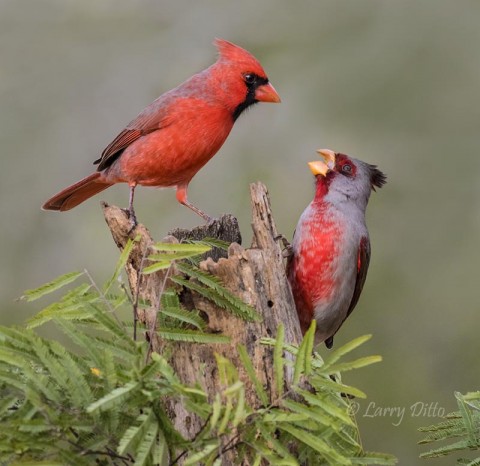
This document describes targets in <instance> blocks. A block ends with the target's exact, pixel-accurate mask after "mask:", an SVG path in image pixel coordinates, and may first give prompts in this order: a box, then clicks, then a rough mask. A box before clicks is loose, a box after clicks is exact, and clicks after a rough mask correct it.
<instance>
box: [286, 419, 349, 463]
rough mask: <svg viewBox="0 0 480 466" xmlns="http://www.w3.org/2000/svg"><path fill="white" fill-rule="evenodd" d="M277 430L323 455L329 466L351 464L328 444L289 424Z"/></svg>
mask: <svg viewBox="0 0 480 466" xmlns="http://www.w3.org/2000/svg"><path fill="white" fill-rule="evenodd" d="M279 429H281V430H283V431H285V432H288V433H289V434H290V435H292V436H293V437H295V438H296V439H297V440H299V441H300V442H301V443H304V444H305V445H308V446H309V447H310V448H313V449H314V450H315V451H317V452H318V453H320V454H321V455H323V457H324V458H325V459H326V460H327V461H329V462H330V463H331V464H334V465H345V466H348V465H350V464H351V463H350V460H349V459H348V458H345V457H344V456H342V455H340V454H338V453H337V452H336V451H335V450H334V449H333V448H332V447H331V446H330V445H328V443H326V442H324V441H323V440H321V439H320V438H318V437H317V436H315V435H312V434H311V433H309V432H308V431H306V430H304V429H299V428H297V427H294V426H291V425H289V424H280V425H279Z"/></svg>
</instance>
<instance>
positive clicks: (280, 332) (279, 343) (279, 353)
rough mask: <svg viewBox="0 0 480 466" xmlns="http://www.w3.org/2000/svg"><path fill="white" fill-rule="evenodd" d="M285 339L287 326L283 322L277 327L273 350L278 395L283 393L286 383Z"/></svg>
mask: <svg viewBox="0 0 480 466" xmlns="http://www.w3.org/2000/svg"><path fill="white" fill-rule="evenodd" d="M284 339H285V327H284V326H283V324H280V325H279V326H278V327H277V338H276V342H275V348H274V350H273V370H274V376H275V389H276V395H277V397H280V396H282V395H283V384H284V375H283V366H284V360H283V342H284Z"/></svg>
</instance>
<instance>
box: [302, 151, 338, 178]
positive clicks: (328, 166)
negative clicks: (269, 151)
mask: <svg viewBox="0 0 480 466" xmlns="http://www.w3.org/2000/svg"><path fill="white" fill-rule="evenodd" d="M317 152H318V153H319V154H320V155H321V156H322V158H323V160H315V162H308V166H309V167H310V170H311V172H312V173H313V174H314V175H315V176H317V175H322V176H327V173H328V172H329V171H330V170H333V169H334V168H335V152H333V150H330V149H318V150H317Z"/></svg>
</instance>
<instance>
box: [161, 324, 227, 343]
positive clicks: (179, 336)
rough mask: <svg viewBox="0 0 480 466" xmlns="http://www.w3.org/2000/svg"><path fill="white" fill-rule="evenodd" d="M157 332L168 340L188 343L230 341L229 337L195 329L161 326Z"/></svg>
mask: <svg viewBox="0 0 480 466" xmlns="http://www.w3.org/2000/svg"><path fill="white" fill-rule="evenodd" d="M158 334H159V335H160V336H161V337H162V338H165V339H166V340H170V341H185V342H189V343H205V344H214V343H230V337H227V336H226V335H221V334H215V333H203V332H197V331H195V330H186V329H173V328H169V329H166V328H162V329H159V330H158Z"/></svg>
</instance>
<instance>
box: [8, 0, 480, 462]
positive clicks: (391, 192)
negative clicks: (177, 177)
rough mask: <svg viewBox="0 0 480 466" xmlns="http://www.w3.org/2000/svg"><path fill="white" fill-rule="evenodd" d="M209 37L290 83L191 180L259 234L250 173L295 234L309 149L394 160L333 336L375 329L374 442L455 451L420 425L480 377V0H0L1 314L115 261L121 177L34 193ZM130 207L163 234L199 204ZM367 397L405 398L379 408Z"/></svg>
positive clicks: (115, 128)
mask: <svg viewBox="0 0 480 466" xmlns="http://www.w3.org/2000/svg"><path fill="white" fill-rule="evenodd" d="M215 37H223V38H226V39H229V40H231V41H233V42H236V43H238V44H239V45H242V46H244V47H245V48H247V49H248V50H250V51H251V52H252V53H254V54H255V55H256V56H257V57H258V58H259V59H260V60H261V62H262V64H263V65H264V67H265V69H266V70H267V73H268V75H269V77H270V79H271V81H272V83H273V84H274V86H275V87H276V89H277V91H278V92H279V94H280V95H281V97H282V100H283V102H282V104H280V105H266V104H262V105H258V106H256V107H255V108H254V109H253V110H252V111H249V112H248V113H247V115H243V116H242V117H241V118H240V119H239V121H238V122H237V123H236V126H235V128H234V130H233V132H232V134H231V135H230V137H229V139H228V140H227V142H226V144H225V145H224V146H223V148H222V149H221V151H220V153H219V154H218V155H217V156H216V157H215V158H214V159H213V160H212V161H211V162H210V163H209V164H208V165H207V166H206V167H205V168H204V169H203V170H202V171H201V172H200V173H199V174H198V175H197V176H196V177H195V178H194V180H193V182H192V184H191V185H190V186H191V187H190V191H189V199H190V200H191V201H193V202H194V203H195V204H196V205H198V206H199V207H201V208H202V209H204V210H205V211H207V212H208V213H210V214H212V215H219V214H221V213H223V212H227V211H228V212H232V213H233V214H235V215H236V216H237V217H238V218H239V221H240V224H241V227H242V231H243V234H244V237H245V244H248V243H249V238H250V236H251V235H250V231H249V230H250V227H249V222H250V211H249V197H248V184H249V183H250V182H253V181H256V180H262V181H264V182H265V183H266V184H267V186H268V187H269V190H270V195H271V200H272V204H273V210H274V213H275V218H276V221H277V226H278V228H279V230H280V231H281V232H283V233H284V234H285V235H286V236H287V237H291V234H292V232H293V229H294V227H295V224H296V222H297V220H298V217H299V215H300V213H301V212H302V210H303V209H304V208H305V206H306V205H307V204H308V202H310V200H311V198H312V195H313V180H312V176H311V174H310V172H309V170H308V168H307V166H306V162H308V161H310V160H314V159H315V158H316V154H315V149H317V148H320V147H327V148H331V149H334V150H337V151H342V152H345V153H347V154H350V155H353V156H357V157H359V158H362V159H364V160H366V161H368V162H370V163H375V164H378V166H379V167H380V168H381V169H382V170H383V171H385V172H386V173H387V174H388V184H387V185H386V186H385V188H383V189H381V190H379V191H378V192H377V193H374V194H373V195H372V198H371V202H370V206H369V211H368V224H369V228H370V233H371V239H372V248H373V256H372V262H371V266H370V272H369V277H368V280H367V283H366V287H365V290H364V293H363V296H362V298H361V300H360V303H359V305H358V307H357V309H356V310H355V312H354V313H353V315H352V316H351V317H350V318H349V320H348V322H347V324H346V325H345V326H344V327H343V328H342V330H341V332H340V333H339V334H338V336H337V337H336V339H335V341H336V344H337V346H338V345H340V344H341V343H342V342H346V341H348V340H350V339H352V338H353V337H355V336H358V335H362V334H365V333H373V334H374V338H373V340H371V342H369V343H368V344H367V345H366V347H365V349H364V350H363V352H364V353H369V354H377V353H378V354H382V355H383V357H384V361H383V362H382V363H381V364H377V365H376V366H374V367H373V366H372V367H370V368H366V369H364V370H362V371H360V372H359V373H358V374H353V373H352V374H351V375H350V374H348V378H347V382H350V383H353V384H356V385H358V386H359V388H362V389H363V390H365V391H366V392H367V393H368V395H369V398H368V400H366V401H360V406H359V411H358V414H357V418H358V422H359V424H360V428H361V431H362V432H363V442H364V444H365V447H366V448H367V449H372V450H382V451H386V452H391V453H393V454H395V455H397V456H398V457H399V459H400V464H408V465H412V464H423V463H425V464H432V465H433V464H437V465H446V464H452V462H453V461H452V459H450V460H443V461H442V460H438V461H433V460H430V461H420V460H419V459H418V454H419V452H421V451H425V450H426V448H420V447H418V446H417V445H416V442H417V441H418V440H419V439H420V438H421V435H420V434H419V433H418V432H417V431H416V429H417V428H418V427H420V426H423V425H429V424H433V423H435V422H438V421H439V418H438V417H435V416H436V415H438V414H442V412H441V410H442V409H443V410H444V411H445V412H450V411H453V410H455V409H456V406H455V404H454V398H453V391H454V390H459V391H462V392H466V391H469V390H474V389H479V388H480V387H479V377H478V375H479V372H478V354H479V350H480V341H479V339H478V328H477V327H478V313H479V300H478V289H479V264H480V249H479V247H478V239H479V235H480V183H479V180H478V176H479V174H480V158H479V156H478V153H479V152H480V142H479V140H480V136H479V121H480V52H479V50H480V2H478V1H474V0H472V1H466V0H465V1H457V2H452V1H442V0H431V1H426V0H425V1H418V0H402V1H393V0H391V1H386V0H385V1H380V0H363V1H360V0H349V1H346V0H341V1H340V0H328V1H327V0H315V1H313V0H311V1H304V2H291V1H287V0H276V1H273V0H266V1H263V2H259V1H258V0H244V1H242V2H239V1H237V2H222V1H220V0H211V1H197V2H193V1H186V0H181V1H179V0H176V1H173V0H172V1H147V0H143V1H140V0H137V1H133V0H101V1H99V0H83V1H81V2H80V1H75V0H49V1H48V0H30V1H29V0H0V60H1V61H0V141H1V144H0V147H1V151H2V155H1V157H2V170H1V171H0V208H1V211H0V218H1V220H2V221H1V225H2V226H1V228H0V235H1V236H0V245H1V246H0V260H1V263H2V267H1V269H0V274H1V276H0V303H1V312H2V314H1V319H0V320H1V323H2V324H12V323H15V322H22V321H23V320H24V319H26V318H27V317H28V316H30V315H32V314H33V313H34V312H36V311H37V310H38V309H39V306H40V304H39V303H34V305H33V304H32V305H28V304H26V303H22V302H15V301H14V300H15V298H16V297H18V296H19V295H21V293H22V291H23V290H24V289H26V288H32V287H36V286H38V285H40V284H41V283H43V282H46V281H48V280H50V279H52V278H54V277H55V276H57V275H59V274H62V273H65V272H68V271H72V270H82V269H84V268H86V269H88V270H89V272H90V273H91V274H92V275H93V277H94V278H95V279H96V280H97V281H98V282H100V283H101V282H102V281H104V280H105V279H106V278H107V277H108V276H109V274H110V273H111V272H112V270H113V267H114V264H115V262H116V259H117V257H118V252H117V249H116V247H115V245H114V243H113V241H112V239H111V237H110V234H109V232H108V230H107V228H106V226H105V224H104V221H103V217H102V213H101V210H100V201H101V200H106V201H108V202H110V203H116V204H119V205H122V206H126V205H127V202H128V189H127V187H126V186H125V185H122V186H115V187H113V188H111V189H109V190H108V191H106V192H104V193H102V194H101V195H99V196H97V197H96V198H93V199H92V200H90V201H89V202H87V203H85V204H83V205H82V206H80V207H78V208H76V209H75V210H73V211H71V212H68V213H65V214H55V213H51V212H42V211H40V205H41V204H42V203H43V201H44V200H46V199H47V198H48V197H50V196H51V195H52V194H54V193H55V192H57V191H58V190H59V189H60V188H63V187H65V186H66V185H68V184H70V183H72V182H74V181H77V180H78V179H80V178H81V177H83V176H85V175H87V174H89V173H90V172H91V171H92V169H93V166H92V162H93V160H95V159H96V158H97V157H98V156H99V154H100V153H101V151H102V149H103V148H104V147H105V146H106V145H107V144H108V143H109V142H110V141H111V140H112V139H113V137H114V136H116V134H117V133H118V132H119V131H120V130H121V129H122V128H123V126H124V125H125V124H126V123H128V122H129V121H130V120H131V119H132V118H133V117H134V116H135V115H136V114H137V113H138V112H139V111H140V110H141V109H142V108H143V107H144V106H145V105H147V104H148V103H150V102H151V101H152V100H153V99H154V98H156V97H157V96H158V95H160V94H161V93H162V92H164V91H166V90H168V89H170V88H172V87H174V86H176V85H177V84H179V83H180V82H182V81H183V80H184V79H186V78H188V77H189V76H190V75H192V74H193V73H195V72H197V71H199V70H201V69H203V68H204V67H206V66H208V65H210V64H211V63H213V61H214V60H215V57H216V51H215V49H214V47H213V46H212V45H211V43H212V40H213V39H214V38H215ZM136 211H137V215H138V217H139V219H140V221H142V222H143V223H145V224H146V225H147V226H148V227H149V228H150V230H151V231H152V234H153V235H154V237H156V238H158V239H160V238H162V237H163V235H165V234H166V232H167V231H168V230H169V229H170V228H173V227H191V226H193V225H195V224H197V223H198V218H197V217H196V216H195V215H194V214H193V213H192V212H190V211H189V210H188V209H186V208H185V207H182V206H180V205H179V204H177V203H176V201H175V194H174V191H173V190H155V189H151V188H143V189H138V190H137V197H136ZM369 403H374V404H375V407H377V408H378V407H380V408H390V409H392V408H398V409H402V408H403V409H404V410H405V412H404V415H403V417H402V418H401V419H400V418H399V416H398V415H394V416H393V417H392V416H388V415H379V413H376V414H377V415H376V416H374V417H370V416H369V414H373V413H374V411H372V407H373V405H371V406H370V407H369ZM415 403H416V404H415ZM419 403H420V404H419ZM412 406H415V407H416V409H417V411H416V412H415V413H412V412H411V409H412ZM433 406H436V407H437V410H436V411H435V410H433V411H432V409H430V411H429V412H422V411H421V409H420V408H421V407H424V408H429V407H430V408H431V407H433ZM414 414H416V415H414Z"/></svg>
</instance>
